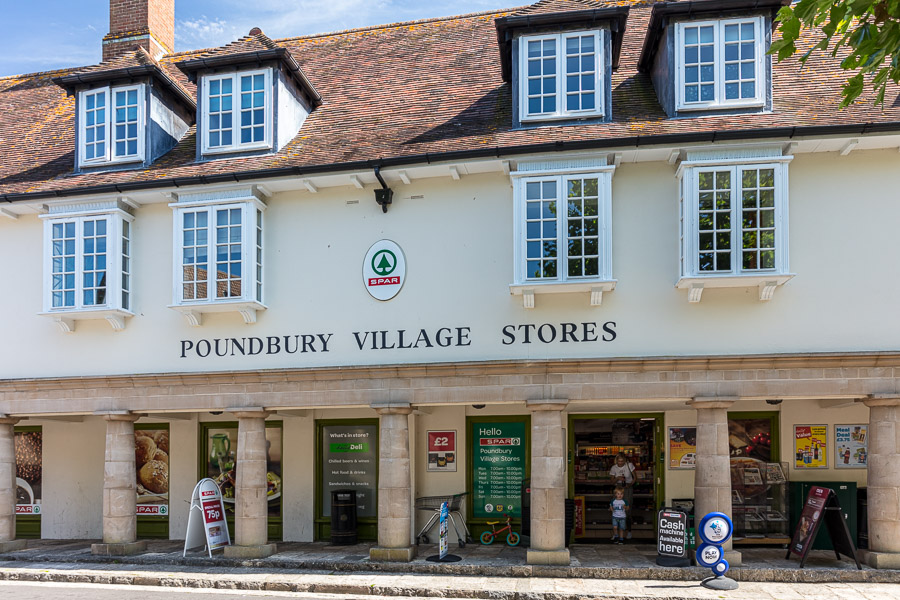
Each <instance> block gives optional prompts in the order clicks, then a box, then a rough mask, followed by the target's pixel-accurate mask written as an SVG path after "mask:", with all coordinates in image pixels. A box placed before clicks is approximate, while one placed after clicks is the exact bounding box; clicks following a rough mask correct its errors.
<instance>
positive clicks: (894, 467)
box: [862, 394, 900, 569]
mask: <svg viewBox="0 0 900 600" xmlns="http://www.w3.org/2000/svg"><path fill="white" fill-rule="evenodd" d="M862 402H863V403H864V404H865V405H866V406H868V407H869V448H868V452H869V456H868V461H867V469H868V473H867V476H868V492H867V494H868V510H869V550H867V551H866V550H863V551H862V552H863V560H865V561H866V562H867V563H868V564H869V566H872V567H875V568H877V569H900V469H898V466H900V395H897V394H891V395H887V394H884V395H882V394H876V395H874V396H872V397H870V398H866V399H865V400H863V401H862Z"/></svg>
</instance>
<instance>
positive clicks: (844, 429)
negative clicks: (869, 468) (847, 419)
mask: <svg viewBox="0 0 900 600" xmlns="http://www.w3.org/2000/svg"><path fill="white" fill-rule="evenodd" d="M868 454H869V426H868V425H835V426H834V468H835V469H865V468H866V461H867V460H868Z"/></svg>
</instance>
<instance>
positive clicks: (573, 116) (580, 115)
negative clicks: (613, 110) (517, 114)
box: [519, 111, 605, 124]
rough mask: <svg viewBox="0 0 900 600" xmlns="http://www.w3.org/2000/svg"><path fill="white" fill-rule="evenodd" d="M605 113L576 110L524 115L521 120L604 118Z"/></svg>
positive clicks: (539, 121) (530, 121)
mask: <svg viewBox="0 0 900 600" xmlns="http://www.w3.org/2000/svg"><path fill="white" fill-rule="evenodd" d="M604 116H605V115H604V114H603V112H602V111H593V112H574V113H566V114H555V115H532V116H527V117H522V118H520V119H519V120H520V121H521V122H522V123H523V124H524V123H529V124H530V123H542V122H544V121H574V120H577V119H602V118H603V117H604Z"/></svg>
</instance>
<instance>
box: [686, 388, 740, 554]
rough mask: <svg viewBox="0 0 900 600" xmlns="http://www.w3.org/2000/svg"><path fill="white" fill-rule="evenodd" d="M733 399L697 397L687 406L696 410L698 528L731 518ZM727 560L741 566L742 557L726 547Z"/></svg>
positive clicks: (695, 500) (729, 545)
mask: <svg viewBox="0 0 900 600" xmlns="http://www.w3.org/2000/svg"><path fill="white" fill-rule="evenodd" d="M737 400H738V398H736V397H733V396H723V397H697V398H694V399H693V400H691V401H690V402H688V406H691V407H693V408H694V409H696V410H697V453H696V454H697V463H696V467H695V469H694V520H695V525H698V524H699V522H700V519H701V518H703V516H704V515H706V514H708V513H711V512H721V513H725V514H726V515H728V516H729V517H730V516H731V460H730V452H729V447H728V409H729V408H730V407H731V406H732V405H733V404H734V403H735V402H736V401H737ZM723 546H724V547H725V558H726V559H727V560H728V562H729V564H730V565H731V566H740V564H741V553H740V552H736V551H734V550H732V548H731V540H728V541H727V542H726V543H725V544H723Z"/></svg>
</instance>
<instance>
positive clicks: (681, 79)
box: [675, 17, 765, 111]
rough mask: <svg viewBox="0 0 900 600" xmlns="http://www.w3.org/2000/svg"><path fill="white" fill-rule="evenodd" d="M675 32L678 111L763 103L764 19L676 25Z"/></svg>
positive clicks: (759, 104)
mask: <svg viewBox="0 0 900 600" xmlns="http://www.w3.org/2000/svg"><path fill="white" fill-rule="evenodd" d="M675 32H676V33H675V43H676V47H677V52H676V56H677V69H676V73H677V75H676V84H675V85H676V93H675V97H676V104H677V108H678V110H685V111H687V110H703V109H714V108H724V107H749V106H762V105H763V104H764V103H765V89H764V86H763V80H764V76H763V75H764V63H763V59H764V57H765V44H764V41H765V36H764V35H763V18H762V17H753V18H749V19H725V20H717V21H690V22H685V23H678V24H677V26H676V28H675Z"/></svg>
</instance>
